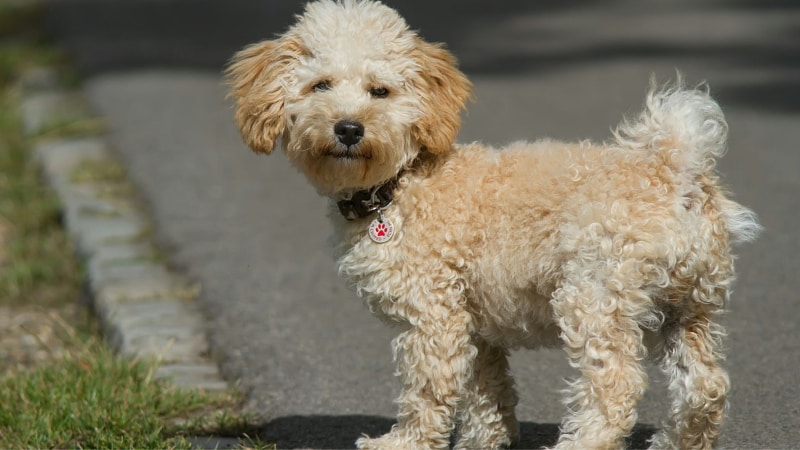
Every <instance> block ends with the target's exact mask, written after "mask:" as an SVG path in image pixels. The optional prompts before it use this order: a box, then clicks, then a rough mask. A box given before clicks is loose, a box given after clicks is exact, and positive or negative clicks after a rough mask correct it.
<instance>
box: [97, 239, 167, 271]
mask: <svg viewBox="0 0 800 450" xmlns="http://www.w3.org/2000/svg"><path fill="white" fill-rule="evenodd" d="M159 260H160V257H159V255H158V252H157V251H156V249H155V248H154V247H153V245H152V244H150V243H149V242H143V241H137V242H118V243H113V242H112V243H109V244H106V245H101V246H100V247H97V249H96V250H95V252H94V253H92V254H91V255H90V257H89V258H88V261H87V267H88V270H89V274H90V276H91V274H92V273H93V272H96V271H100V270H102V268H103V267H104V266H108V265H114V264H132V263H139V262H157V261H159Z"/></svg>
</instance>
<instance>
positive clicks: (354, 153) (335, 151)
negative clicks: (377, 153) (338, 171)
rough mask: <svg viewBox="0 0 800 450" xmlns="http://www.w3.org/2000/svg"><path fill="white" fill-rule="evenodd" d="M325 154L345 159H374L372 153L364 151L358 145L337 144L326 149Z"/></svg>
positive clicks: (329, 156)
mask: <svg viewBox="0 0 800 450" xmlns="http://www.w3.org/2000/svg"><path fill="white" fill-rule="evenodd" d="M323 155H324V156H326V157H328V158H333V159H340V160H345V161H356V160H361V159H363V160H368V159H372V155H370V154H369V153H366V152H364V151H363V150H362V149H360V148H359V147H358V146H355V145H350V146H347V147H345V146H335V147H331V148H328V149H326V150H325V152H324V153H323Z"/></svg>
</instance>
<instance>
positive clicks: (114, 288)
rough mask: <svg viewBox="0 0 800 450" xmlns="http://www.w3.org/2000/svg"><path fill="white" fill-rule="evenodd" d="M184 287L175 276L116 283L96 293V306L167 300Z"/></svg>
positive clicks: (103, 287) (109, 284)
mask: <svg viewBox="0 0 800 450" xmlns="http://www.w3.org/2000/svg"><path fill="white" fill-rule="evenodd" d="M182 287H184V285H183V284H182V283H180V281H179V280H178V279H177V278H176V277H173V276H169V277H151V278H142V279H138V280H125V281H115V282H113V283H108V284H106V285H104V286H102V287H100V288H99V289H98V290H97V291H95V292H94V295H95V305H96V306H98V307H111V306H113V305H116V304H118V303H125V302H130V301H137V300H152V299H159V298H167V297H170V296H171V295H170V294H173V293H174V292H175V290H178V289H181V288H182Z"/></svg>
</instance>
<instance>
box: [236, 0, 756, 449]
mask: <svg viewBox="0 0 800 450" xmlns="http://www.w3.org/2000/svg"><path fill="white" fill-rule="evenodd" d="M226 79H227V82H228V84H229V86H230V92H231V93H230V95H231V97H232V98H233V99H235V120H236V123H237V125H238V127H239V129H240V131H241V135H242V137H243V139H244V141H245V143H246V144H247V145H248V146H249V147H250V148H251V149H252V150H253V151H255V152H260V153H270V152H271V151H273V148H274V147H276V145H277V142H278V141H279V140H280V142H281V147H282V149H283V151H284V153H285V154H286V156H287V158H288V159H289V160H290V161H291V162H292V164H293V165H294V166H295V167H297V168H298V169H299V170H300V172H302V173H303V174H304V175H305V176H306V177H307V178H308V180H309V181H310V182H311V183H312V184H313V186H314V187H315V188H316V189H317V190H318V191H319V193H320V194H322V195H324V196H326V197H328V198H330V200H331V202H330V205H331V208H330V211H329V214H330V216H331V220H332V221H333V224H334V230H335V236H336V242H337V245H336V253H337V257H338V262H337V263H338V268H339V273H340V275H341V276H342V277H343V278H344V279H345V280H346V281H347V282H348V283H349V284H350V285H352V286H353V288H354V289H355V291H356V293H357V294H358V295H359V296H360V297H361V298H363V299H365V301H366V304H367V305H368V306H369V308H370V310H371V311H372V312H373V313H374V314H375V315H377V316H379V317H380V318H382V319H383V320H385V321H387V322H389V323H391V324H394V325H397V326H399V327H400V333H399V336H398V337H397V338H396V339H394V340H393V342H392V347H393V350H394V355H395V359H396V361H397V365H398V373H399V375H400V377H401V378H402V383H403V390H402V393H401V395H400V397H399V398H398V400H397V404H398V415H397V423H396V424H395V425H394V427H393V428H392V430H391V431H390V432H389V433H388V434H386V435H384V436H381V437H377V438H370V437H367V436H363V437H361V438H360V439H358V440H357V442H356V445H357V446H358V448H362V449H394V448H447V447H448V446H449V445H450V438H451V434H452V433H453V432H457V438H456V441H455V447H456V448H459V449H461V448H500V447H505V446H510V445H513V444H514V443H515V442H516V441H517V439H518V436H519V425H518V422H517V419H516V418H515V413H514V407H515V405H516V403H517V396H516V394H515V391H514V382H513V380H512V378H511V376H510V373H509V365H508V360H507V359H508V354H509V349H512V348H517V347H526V348H537V347H542V346H561V347H563V348H564V349H565V350H566V355H567V357H568V358H569V361H570V364H571V365H572V367H574V368H575V369H578V370H577V371H576V372H578V373H579V376H578V377H577V378H576V379H575V380H573V381H571V382H570V383H569V385H568V388H567V391H566V392H567V395H566V398H565V399H564V400H565V402H566V403H567V405H568V413H567V414H566V416H565V417H564V419H563V421H562V423H561V428H560V436H559V439H558V442H557V443H556V447H557V448H576V449H587V448H618V447H621V446H624V438H625V437H626V436H628V435H629V434H630V433H631V430H632V428H633V426H634V424H635V422H636V418H637V413H636V405H637V401H638V400H639V399H640V398H641V397H642V394H643V392H644V390H645V387H646V384H647V380H646V373H645V370H644V369H643V363H644V360H645V359H646V358H648V357H649V358H650V359H652V360H654V361H656V362H657V363H658V364H659V365H660V367H661V369H662V370H663V372H664V373H665V374H666V378H667V382H668V387H669V393H670V395H671V400H672V406H671V410H670V411H669V419H668V420H667V421H666V422H665V423H664V426H663V429H661V430H660V431H659V432H658V433H657V434H656V435H655V436H654V437H653V438H652V440H651V444H652V446H653V448H708V447H712V446H713V445H714V444H715V442H716V441H717V439H718V437H719V436H720V427H721V425H722V422H723V416H724V411H725V408H726V394H727V393H728V390H729V380H728V375H727V374H726V372H725V370H724V369H723V368H722V367H720V365H719V361H720V358H721V357H722V355H721V348H720V340H721V338H722V337H723V336H724V330H723V328H722V327H721V326H720V324H719V323H718V319H719V317H720V314H721V313H722V312H723V309H724V307H725V304H726V301H727V299H728V297H729V293H730V289H731V284H732V282H733V280H734V258H733V256H732V255H731V247H732V245H733V244H735V243H739V242H746V241H749V240H752V239H754V238H755V237H756V236H757V234H758V232H759V229H760V226H759V224H758V222H757V219H756V216H755V215H754V213H753V212H752V211H750V210H749V209H747V208H745V207H743V206H741V205H739V204H737V203H736V202H734V201H733V200H732V199H731V196H730V194H729V193H727V191H726V190H725V189H724V188H723V187H721V185H720V180H719V176H718V174H717V173H716V171H715V161H716V158H718V157H720V156H721V155H722V154H723V152H724V150H725V147H726V136H727V124H726V122H725V119H724V116H723V114H722V112H721V110H720V108H719V106H718V105H717V103H715V102H714V100H712V99H711V97H710V96H709V94H708V92H707V88H702V89H701V88H696V89H695V88H687V87H685V85H684V83H683V82H681V81H678V82H675V83H672V84H669V85H666V86H661V87H658V86H655V85H654V87H653V88H651V91H650V92H649V94H648V95H647V97H646V104H645V108H644V110H643V112H642V113H641V115H640V116H639V117H638V118H635V119H632V120H624V121H622V123H621V124H620V125H619V126H618V127H617V128H616V129H615V132H614V134H613V136H612V137H611V138H610V140H609V141H608V142H606V143H603V144H595V143H591V142H588V141H584V142H579V143H565V142H558V141H554V140H546V139H545V140H538V141H535V142H532V143H526V142H516V143H513V144H510V145H509V146H507V147H506V148H503V149H495V148H490V147H488V146H486V145H482V144H480V143H471V144H465V145H459V144H455V143H454V141H455V138H456V133H457V132H458V130H459V127H460V118H459V115H460V112H461V111H462V109H464V107H465V104H466V102H467V101H468V100H470V99H471V97H472V86H471V83H470V82H469V80H468V79H467V78H466V76H465V75H464V74H463V73H462V72H461V71H460V70H459V69H458V68H457V63H456V60H455V58H454V57H453V56H452V55H451V54H450V53H449V52H448V51H447V50H446V49H445V48H444V47H443V46H442V45H440V44H432V43H428V42H426V41H424V40H423V39H422V38H420V37H419V36H418V35H417V34H416V33H415V32H413V31H411V30H410V29H409V27H408V25H407V24H406V22H405V21H404V19H403V18H401V16H400V15H399V14H398V13H397V12H396V11H394V10H393V9H391V8H389V7H387V6H385V5H383V4H381V3H379V2H376V1H366V0H340V1H333V0H320V1H317V2H314V3H310V4H308V5H307V6H306V9H305V12H304V13H303V14H302V15H301V16H298V20H297V22H296V24H294V25H293V26H291V28H289V30H288V31H287V32H286V33H285V34H283V35H281V36H280V37H278V38H277V39H274V40H267V41H264V42H260V43H256V44H253V45H250V46H248V47H246V48H244V49H243V50H241V51H240V52H238V53H237V54H236V55H235V56H234V57H233V58H232V60H231V62H230V64H229V65H228V66H227V68H226ZM679 79H680V77H679ZM532 120H534V119H532ZM279 138H280V139H279Z"/></svg>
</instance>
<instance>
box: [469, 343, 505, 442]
mask: <svg viewBox="0 0 800 450" xmlns="http://www.w3.org/2000/svg"><path fill="white" fill-rule="evenodd" d="M476 346H477V347H478V356H477V358H476V359H475V375H474V377H473V380H472V383H471V384H470V385H469V387H468V388H467V392H466V394H465V395H464V399H463V401H462V405H461V425H460V427H459V430H458V435H459V437H458V441H457V442H456V446H455V448H456V449H474V448H482V449H483V448H485V449H491V448H500V447H508V446H510V445H513V444H514V443H516V441H517V440H518V439H519V423H518V422H517V418H516V415H515V414H514V408H515V407H516V406H517V393H516V391H515V390H514V380H513V378H511V374H510V373H509V366H508V350H506V349H505V348H501V347H494V346H492V345H489V344H488V343H486V342H485V341H483V340H479V341H478V342H476Z"/></svg>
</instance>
